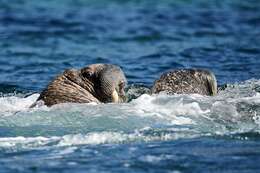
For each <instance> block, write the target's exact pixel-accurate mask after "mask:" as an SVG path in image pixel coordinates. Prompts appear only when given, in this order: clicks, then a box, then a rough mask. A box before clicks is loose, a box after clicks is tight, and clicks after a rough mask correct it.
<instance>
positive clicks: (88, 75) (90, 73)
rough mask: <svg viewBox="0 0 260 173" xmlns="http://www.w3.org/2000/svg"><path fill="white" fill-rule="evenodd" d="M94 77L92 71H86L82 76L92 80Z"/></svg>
mask: <svg viewBox="0 0 260 173" xmlns="http://www.w3.org/2000/svg"><path fill="white" fill-rule="evenodd" d="M93 75H94V73H93V72H92V71H84V72H83V73H82V76H83V77H85V78H90V77H92V76H93Z"/></svg>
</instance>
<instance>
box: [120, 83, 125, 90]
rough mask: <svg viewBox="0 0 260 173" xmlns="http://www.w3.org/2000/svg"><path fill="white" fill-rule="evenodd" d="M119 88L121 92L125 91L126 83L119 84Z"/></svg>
mask: <svg viewBox="0 0 260 173" xmlns="http://www.w3.org/2000/svg"><path fill="white" fill-rule="evenodd" d="M118 87H119V89H120V90H121V89H124V87H125V82H123V81H121V82H119V84H118Z"/></svg>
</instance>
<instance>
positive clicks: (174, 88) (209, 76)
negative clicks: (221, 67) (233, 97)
mask: <svg viewBox="0 0 260 173" xmlns="http://www.w3.org/2000/svg"><path fill="white" fill-rule="evenodd" d="M160 92H165V93H166V94H170V95H171V94H201V95H216V94H217V81H216V77H215V75H214V74H213V73H212V72H210V71H208V70H201V69H179V70H173V71H170V72H166V73H164V74H162V75H161V77H160V78H159V79H158V80H156V81H155V82H154V85H153V87H152V93H154V94H157V93H160Z"/></svg>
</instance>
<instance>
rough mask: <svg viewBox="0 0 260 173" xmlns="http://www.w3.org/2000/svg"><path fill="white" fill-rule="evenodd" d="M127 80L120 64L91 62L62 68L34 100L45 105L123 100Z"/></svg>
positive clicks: (116, 101)
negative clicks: (77, 66) (87, 64)
mask: <svg viewBox="0 0 260 173" xmlns="http://www.w3.org/2000/svg"><path fill="white" fill-rule="evenodd" d="M126 83H127V81H126V78H125V75H124V73H123V71H122V70H121V68H120V67H118V66H116V65H112V64H92V65H89V66H87V67H85V68H82V69H80V70H75V69H70V70H65V71H64V72H63V73H62V74H60V75H58V76H57V77H56V78H55V79H54V80H53V81H52V82H51V83H50V84H49V85H48V86H47V88H46V89H44V90H43V91H42V93H41V94H40V96H39V98H38V99H37V101H40V100H42V101H44V104H45V105H47V106H52V105H54V104H59V103H67V102H71V103H89V102H96V103H108V102H115V103H118V102H124V101H125V93H124V88H125V85H126Z"/></svg>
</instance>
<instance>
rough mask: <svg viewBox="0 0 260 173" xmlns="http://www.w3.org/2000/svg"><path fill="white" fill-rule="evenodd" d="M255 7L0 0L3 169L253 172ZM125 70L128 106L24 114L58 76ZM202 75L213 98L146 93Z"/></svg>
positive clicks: (258, 118) (257, 53) (201, 0)
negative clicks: (98, 66)
mask: <svg viewBox="0 0 260 173" xmlns="http://www.w3.org/2000/svg"><path fill="white" fill-rule="evenodd" d="M259 27H260V2H258V1H242V0H241V1H239V0H237V1H236V0H226V1H217V0H212V1H207V0H198V1H190V0H177V1H170V0H162V1H155V0H149V1H148V0H147V1H146V0H144V1H136V0H129V1H126V0H125V1H119V0H111V1H104V0H96V1H94V0H64V1H58V0H46V1H29V0H28V1H25V0H14V1H7V0H1V1H0V40H1V41H0V94H1V97H0V172H48V173H49V172H93V173H100V172H134V173H136V172H171V173H181V172H252V173H255V172H259V171H260V166H259V162H260V68H259V66H260V60H259V58H260V47H259V46H260V39H259V38H260V30H259ZM92 63H113V64H117V65H119V66H121V67H122V69H123V71H124V72H125V74H126V77H127V79H128V83H129V84H128V87H127V95H128V98H129V102H128V103H123V104H113V103H110V104H95V103H87V104H76V103H64V104H58V105H54V106H52V107H47V106H44V105H40V106H38V107H35V108H30V105H31V104H33V103H34V102H35V101H36V99H37V98H38V96H39V93H40V91H41V90H42V89H44V87H46V85H47V84H48V82H49V81H51V80H52V79H53V78H54V77H55V76H56V75H57V74H59V73H61V72H62V71H63V70H64V69H68V68H81V67H84V66H86V65H88V64H92ZM176 68H205V69H210V70H212V71H213V72H214V73H215V74H216V78H217V80H218V83H219V86H220V87H221V89H220V90H219V92H218V94H217V95H216V96H213V97H210V96H201V95H198V94H192V95H186V94H183V95H172V96H169V95H165V94H163V93H162V94H159V95H150V93H149V92H148V91H149V88H150V87H151V86H152V84H153V82H154V80H155V79H157V78H158V77H159V76H160V74H162V73H163V72H165V71H168V70H170V69H176Z"/></svg>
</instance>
